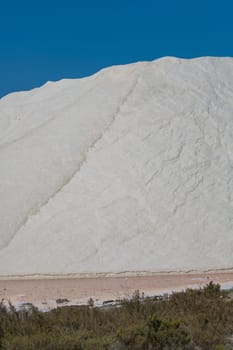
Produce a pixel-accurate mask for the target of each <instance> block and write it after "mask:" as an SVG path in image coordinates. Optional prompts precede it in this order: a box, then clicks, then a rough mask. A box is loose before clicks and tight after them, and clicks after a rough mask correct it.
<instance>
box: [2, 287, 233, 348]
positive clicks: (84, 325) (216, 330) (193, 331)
mask: <svg viewBox="0 0 233 350" xmlns="http://www.w3.org/2000/svg"><path fill="white" fill-rule="evenodd" d="M0 333H1V335H0V337H1V342H0V348H1V349H2V350H34V349H36V350H42V349H43V350H104V349H105V350H124V349H132V350H133V349H134V350H137V349H138V350H140V349H141V350H153V349H154V350H157V349H158V350H160V349H161V350H162V349H165V350H166V349H167V350H169V349H171V350H173V349H174V350H179V349H189V350H230V349H233V343H232V335H233V299H232V293H231V291H228V292H226V291H221V289H220V285H218V284H214V283H212V282H210V283H209V284H208V285H206V286H205V287H203V288H200V289H198V290H192V289H187V290H186V291H185V292H179V293H173V294H172V295H171V296H170V297H169V298H168V299H166V300H165V299H163V300H157V299H152V298H143V296H142V295H140V293H139V292H135V293H134V295H133V297H132V298H131V299H130V300H129V299H128V300H123V301H122V304H121V306H120V307H110V308H95V307H93V306H92V304H91V302H90V303H89V306H68V307H63V308H57V309H54V310H52V311H50V312H47V313H43V312H40V311H38V309H36V308H34V307H31V308H29V309H28V310H21V311H16V309H15V308H14V307H13V306H11V307H10V310H8V311H7V309H6V308H5V306H3V305H1V308H0Z"/></svg>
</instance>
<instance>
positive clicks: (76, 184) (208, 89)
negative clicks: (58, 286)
mask: <svg viewBox="0 0 233 350" xmlns="http://www.w3.org/2000/svg"><path fill="white" fill-rule="evenodd" d="M231 267H233V59H231V58H200V59H194V60H181V59H175V58H163V59H159V60H156V61H153V62H142V63H137V64H132V65H127V66H118V67H112V68H109V69H105V70H102V71H100V72H99V73H97V74H95V75H93V76H91V77H88V78H85V79H77V80H62V81H60V82H56V83H47V84H46V85H44V86H43V87H41V88H38V89H34V90H32V91H29V92H22V93H15V94H10V95H8V96H6V97H4V98H2V99H1V100H0V275H22V274H67V273H101V272H113V273H118V272H123V271H131V272H133V271H171V270H172V271H187V270H190V269H195V270H206V269H221V268H225V269H226V268H231Z"/></svg>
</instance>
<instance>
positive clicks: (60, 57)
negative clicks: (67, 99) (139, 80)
mask: <svg viewBox="0 0 233 350" xmlns="http://www.w3.org/2000/svg"><path fill="white" fill-rule="evenodd" d="M232 13H233V0H221V1H220V0H211V1H210V0H202V1H200V0H185V1H184V0H161V1H160V0H141V1H139V0H118V1H117V0H116V1H115V0H108V1H107V0H82V1H81V0H80V1H79V0H76V1H74V0H47V1H45V0H34V1H33V0H30V1H29V0H0V97H1V96H3V95H5V94H7V93H9V92H12V91H17V90H27V89H31V88H33V87H36V86H39V85H42V84H43V83H44V82H46V81H47V80H58V79H61V78H75V77H83V76H86V75H90V74H92V73H94V72H96V71H97V70H99V69H101V68H103V67H106V66H110V65H115V64H124V63H129V62H134V61H142V60H152V59H155V58H158V57H161V56H178V57H187V58H190V57H197V56H233V21H232Z"/></svg>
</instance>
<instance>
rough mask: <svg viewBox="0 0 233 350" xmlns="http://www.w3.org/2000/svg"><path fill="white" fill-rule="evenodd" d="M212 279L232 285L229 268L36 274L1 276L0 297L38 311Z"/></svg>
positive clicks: (197, 284) (155, 292) (196, 285)
mask: <svg viewBox="0 0 233 350" xmlns="http://www.w3.org/2000/svg"><path fill="white" fill-rule="evenodd" d="M210 281H213V282H214V283H219V284H220V285H221V287H222V288H225V287H227V288H231V287H233V272H232V271H215V272H208V273H200V272H199V273H197V272H196V273H179V274H178V273H166V274H154V275H153V274H152V275H141V276H132V275H131V276H129V275H128V276H125V275H121V276H111V277H109V276H108V277H106V276H97V277H93V276H92V277H90V276H89V277H85V278H84V277H83V278H80V277H77V276H73V277H71V276H57V277H56V276H50V277H48V276H47V277H45V276H40V277H37V278H35V276H32V277H31V278H30V277H28V276H27V277H21V278H20V277H15V278H12V277H9V278H1V279H0V300H1V299H6V300H10V302H11V303H12V304H13V305H14V306H16V307H20V306H21V305H23V304H24V303H32V304H33V305H35V306H36V307H38V308H39V309H40V310H44V311H45V310H49V309H51V308H54V307H57V303H56V300H58V299H59V300H62V299H63V300H68V302H66V304H67V305H80V304H87V301H88V300H89V298H90V297H91V298H92V299H93V300H94V303H95V306H100V305H102V303H103V302H104V301H106V300H112V299H113V300H116V299H119V298H120V299H122V298H129V297H130V296H131V295H132V293H133V292H134V291H135V290H139V291H140V292H144V295H145V296H152V295H159V294H164V293H171V292H172V291H176V292H178V291H182V290H183V289H186V288H199V287H201V286H204V285H206V283H208V282H210Z"/></svg>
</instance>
